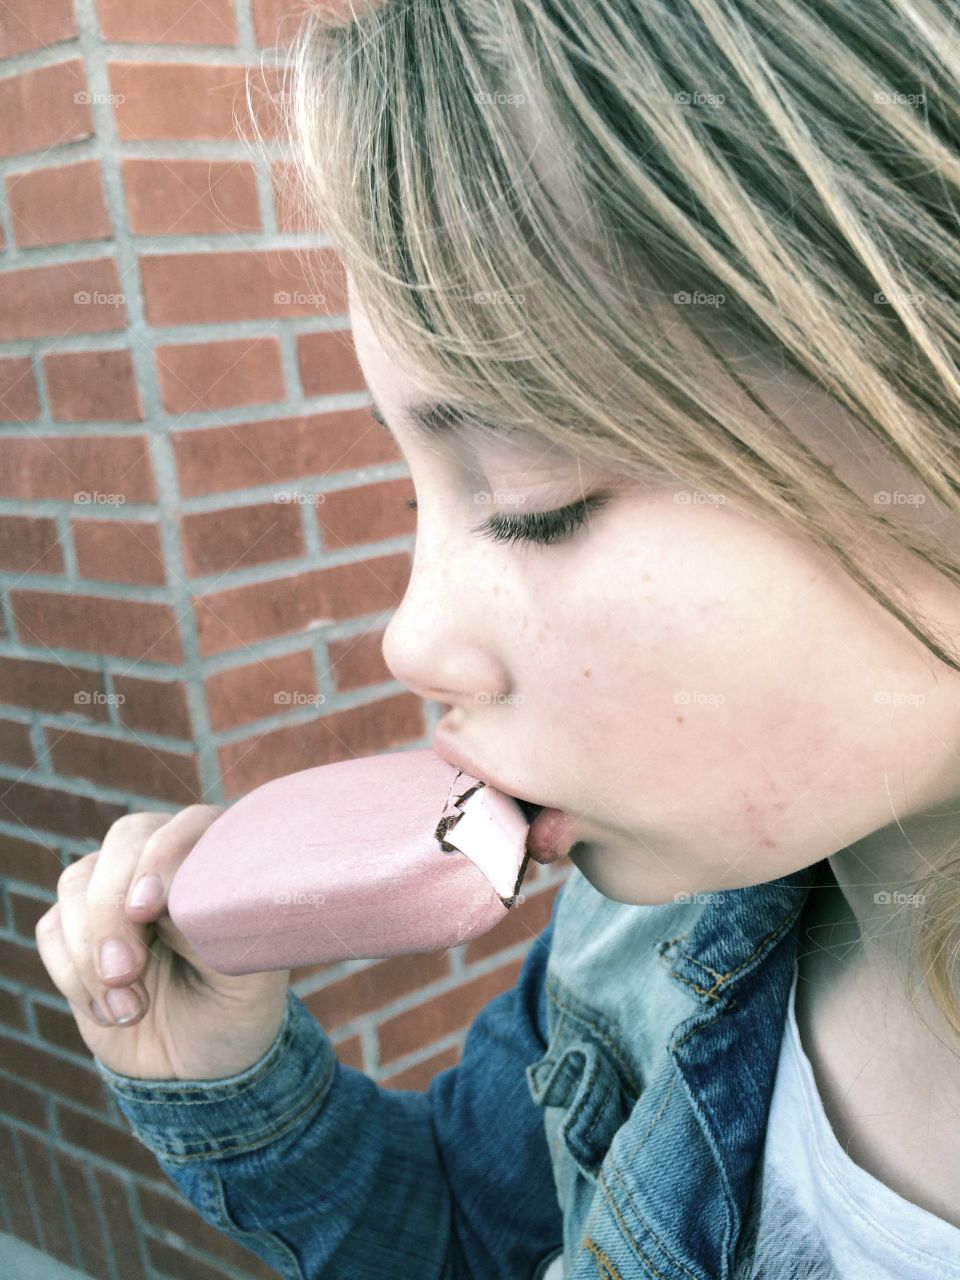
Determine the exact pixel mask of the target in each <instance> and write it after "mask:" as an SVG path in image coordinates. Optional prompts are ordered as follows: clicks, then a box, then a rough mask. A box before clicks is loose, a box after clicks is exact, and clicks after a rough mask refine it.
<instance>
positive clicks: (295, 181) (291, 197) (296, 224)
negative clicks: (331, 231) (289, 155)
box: [270, 160, 322, 235]
mask: <svg viewBox="0 0 960 1280" xmlns="http://www.w3.org/2000/svg"><path fill="white" fill-rule="evenodd" d="M270 190H271V194H272V196H273V214H274V217H275V219H276V222H277V229H278V230H279V231H283V232H290V233H292V234H295V235H299V234H303V233H304V232H309V231H314V230H318V229H322V228H317V227H316V226H315V225H314V222H313V214H312V213H311V210H310V205H309V202H308V201H307V200H306V199H305V198H304V197H305V194H306V193H305V191H304V189H303V186H302V179H301V177H300V175H299V173H298V172H297V169H296V166H295V165H294V164H293V163H292V162H291V161H289V160H274V161H272V162H271V164H270Z"/></svg>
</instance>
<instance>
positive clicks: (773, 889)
mask: <svg viewBox="0 0 960 1280" xmlns="http://www.w3.org/2000/svg"><path fill="white" fill-rule="evenodd" d="M825 866H826V864H821V863H818V864H815V865H814V866H813V867H806V868H803V869H802V870H801V871H798V872H795V873H793V874H792V875H789V876H784V877H781V878H780V879H778V880H773V881H769V882H767V883H765V884H760V885H752V886H750V887H748V888H744V889H735V890H729V891H726V892H724V893H714V894H694V895H691V896H689V897H687V898H685V899H683V900H679V901H675V902H669V903H663V904H657V905H653V906H636V905H630V904H625V903H620V902H615V901H613V900H612V899H610V898H607V897H605V896H604V895H603V894H601V893H600V892H599V891H598V890H596V889H595V888H594V887H593V886H592V885H591V884H590V882H589V881H588V880H587V879H586V878H585V877H584V876H583V875H582V873H580V872H579V871H577V870H576V868H574V869H572V870H571V873H570V875H569V877H568V879H567V880H566V882H565V883H564V885H563V886H562V888H561V890H560V892H559V893H558V894H557V897H556V900H555V903H554V909H553V914H552V916H551V919H550V923H549V925H548V926H547V928H546V929H545V930H544V932H543V933H542V934H541V935H540V937H539V938H538V939H537V941H536V942H534V944H533V945H532V946H531V948H530V950H529V952H528V954H527V956H526V957H525V960H524V964H523V968H522V971H521V973H520V976H519V979H518V981H517V984H516V986H515V987H514V988H513V989H511V990H509V991H506V992H503V993H502V994H500V995H498V996H497V997H496V998H495V999H494V1000H492V1001H491V1002H490V1004H489V1005H487V1007H486V1008H485V1009H484V1010H483V1011H482V1013H481V1014H480V1015H479V1016H478V1017H477V1018H476V1019H475V1021H474V1023H473V1025H472V1026H471V1028H470V1030H469V1032H468V1035H467V1037H466V1040H465V1044H464V1049H463V1053H462V1056H461V1060H460V1062H459V1064H458V1065H456V1066H453V1067H449V1068H447V1069H446V1070H444V1071H441V1072H440V1073H439V1074H438V1075H437V1076H435V1077H434V1079H433V1080H432V1081H431V1083H430V1085H429V1088H428V1089H427V1090H426V1092H419V1091H415V1090H394V1089H384V1088H381V1087H380V1086H379V1085H377V1084H376V1083H375V1082H374V1081H373V1080H371V1079H370V1078H369V1077H368V1076H367V1075H365V1074H364V1073H363V1072H361V1071H358V1070H356V1069H354V1068H352V1067H348V1066H344V1065H343V1064H341V1063H339V1062H338V1061H337V1058H336V1056H335V1054H334V1051H333V1047H332V1045H331V1041H330V1038H329V1036H328V1035H327V1033H326V1032H325V1031H324V1030H323V1028H322V1027H321V1026H320V1025H319V1023H318V1022H317V1021H316V1019H314V1018H313V1017H312V1015H311V1014H310V1013H309V1012H308V1011H307V1009H306V1008H305V1006H304V1005H303V1003H302V1002H301V1001H300V1000H299V998H298V997H297V996H296V995H294V994H293V992H292V991H289V992H288V994H287V1004H286V1009H285V1012H284V1018H283V1023H282V1025H281V1027H280V1030H279V1032H278V1033H277V1037H276V1039H275V1041H274V1043H273V1045H272V1046H271V1047H270V1049H268V1050H267V1052H266V1053H265V1054H264V1055H263V1057H262V1058H260V1059H259V1061H257V1062H256V1063H254V1064H253V1065H252V1066H251V1067H249V1068H248V1069H247V1070H246V1071H243V1072H241V1073H239V1074H238V1075H234V1076H231V1077H229V1078H226V1079H222V1080H214V1081H197V1082H190V1081H187V1082H183V1081H176V1080H171V1081H141V1080H135V1079H132V1078H130V1077H127V1076H121V1075H118V1074H117V1073H115V1072H113V1071H111V1070H110V1069H109V1068H107V1067H106V1066H105V1065H104V1064H103V1063H102V1062H100V1061H99V1059H96V1062H97V1066H98V1068H99V1070H100V1072H101V1075H102V1076H103V1078H104V1080H105V1081H106V1083H107V1085H108V1086H109V1088H110V1089H111V1090H112V1091H113V1094H114V1096H115V1098H116V1099H117V1103H118V1106H119V1107H120V1109H121V1111H122V1112H123V1114H124V1115H125V1116H126V1118H127V1120H128V1122H129V1123H130V1125H131V1127H132V1130H133V1132H134V1134H135V1135H136V1136H137V1137H138V1138H139V1140H140V1141H141V1142H143V1143H144V1144H145V1145H146V1146H147V1147H148V1148H149V1149H150V1150H152V1151H153V1152H154V1154H155V1155H156V1157H157V1159H158V1161H159V1163H160V1166H161V1168H162V1169H163V1170H164V1172H165V1173H166V1175H167V1176H168V1177H169V1178H170V1179H171V1181H173V1182H174V1183H175V1184H176V1186H177V1187H179V1189H180V1191H181V1192H182V1193H183V1194H184V1195H185V1196H186V1197H187V1198H188V1199H189V1200H190V1201H191V1202H192V1204H193V1205H194V1206H195V1208H196V1209H197V1210H198V1212H199V1213H200V1214H201V1216H202V1217H203V1218H204V1219H205V1220H206V1221H207V1222H209V1223H211V1224H212V1225H213V1226H215V1227H217V1228H219V1229H220V1230H221V1231H222V1232H224V1233H225V1234H226V1235H227V1236H229V1237H230V1238H232V1239H233V1240H235V1241H237V1242H238V1243H240V1244H242V1245H244V1246H245V1247H246V1248H248V1249H250V1250H251V1251H252V1252H253V1253H255V1254H257V1255H258V1256H259V1257H260V1258H262V1259H264V1260H265V1261H266V1262H267V1263H268V1264H270V1265H271V1266H272V1267H274V1268H275V1269H276V1271H277V1272H278V1273H279V1274H280V1275H281V1276H282V1277H284V1278H285V1280H314V1278H315V1277H317V1278H320V1277H322V1278H323V1280H394V1278H396V1280H542V1278H543V1277H544V1275H545V1274H546V1273H547V1271H548V1268H549V1272H550V1276H551V1277H552V1276H553V1275H554V1274H556V1273H557V1271H558V1270H559V1268H560V1266H561V1264H560V1263H559V1262H555V1259H557V1258H558V1256H559V1255H561V1254H562V1260H563V1261H562V1267H563V1275H564V1276H565V1277H566V1280H629V1278H632V1277H644V1280H732V1277H733V1274H734V1269H735V1268H734V1263H735V1251H736V1245H737V1240H738V1236H739V1235H740V1232H741V1229H742V1227H743V1223H744V1217H745V1214H746V1212H747V1209H748V1205H749V1203H750V1196H751V1190H752V1187H753V1182H754V1178H755V1175H756V1174H757V1173H758V1171H759V1158H760V1156H761V1152H762V1144H763V1136H764V1131H765V1127H766V1120H767V1112H768V1108H769V1104H770V1098H771V1093H772V1086H773V1079H774V1074H775V1070H776V1064H777V1059H778V1054H779V1050H780V1044H781V1038H782V1035H783V1031H784V1025H785V1018H786V1011H787V1005H788V998H789V992H790V986H791V978H792V972H793V966H794V961H795V957H796V950H797V937H798V932H799V929H798V921H799V916H800V912H801V910H802V907H803V904H804V901H805V900H806V897H807V894H808V890H809V887H810V885H811V884H812V883H813V882H814V878H815V876H816V875H817V874H818V872H819V873H823V874H821V875H820V880H821V881H822V880H823V879H824V875H827V876H828V875H829V871H826V872H825V871H824V868H825ZM773 1280H776V1278H775V1277H774V1278H773Z"/></svg>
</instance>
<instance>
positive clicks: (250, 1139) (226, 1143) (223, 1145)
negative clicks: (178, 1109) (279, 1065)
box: [150, 1058, 337, 1164]
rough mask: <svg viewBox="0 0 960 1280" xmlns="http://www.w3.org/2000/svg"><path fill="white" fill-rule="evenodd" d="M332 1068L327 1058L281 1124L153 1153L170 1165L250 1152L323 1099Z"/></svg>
mask: <svg viewBox="0 0 960 1280" xmlns="http://www.w3.org/2000/svg"><path fill="white" fill-rule="evenodd" d="M336 1069H337V1059H336V1058H331V1059H330V1062H329V1070H328V1072H327V1075H326V1076H325V1077H324V1079H323V1080H321V1081H320V1084H319V1086H318V1087H317V1088H316V1089H315V1090H314V1091H313V1092H312V1093H310V1094H309V1095H308V1096H307V1098H306V1100H305V1101H304V1104H303V1106H302V1107H300V1109H299V1110H298V1111H295V1112H293V1113H291V1114H290V1116H289V1118H288V1119H286V1122H285V1123H283V1120H284V1118H283V1117H281V1119H280V1121H278V1122H277V1124H276V1125H275V1127H274V1128H265V1129H260V1130H258V1131H257V1132H255V1133H252V1134H251V1133H244V1134H237V1135H235V1136H231V1137H227V1138H217V1139H215V1140H214V1142H213V1145H212V1146H211V1145H210V1144H209V1140H208V1139H201V1143H202V1144H203V1145H201V1146H198V1147H197V1149H196V1150H190V1148H189V1144H188V1146H187V1149H185V1150H184V1151H182V1152H179V1151H166V1150H164V1149H162V1148H159V1147H157V1148H155V1150H156V1154H157V1155H159V1156H162V1157H163V1158H164V1159H165V1160H169V1161H170V1162H171V1164H187V1163H188V1162H189V1161H191V1160H207V1159H219V1158H220V1157H222V1156H227V1155H241V1154H243V1153H244V1152H246V1151H253V1150H255V1149H256V1148H257V1147H260V1146H265V1145H266V1144H267V1143H269V1142H275V1141H276V1140H277V1139H278V1138H282V1137H283V1135H284V1134H285V1133H289V1132H290V1130H291V1129H293V1128H294V1127H295V1126H296V1125H298V1124H299V1123H300V1121H301V1120H302V1119H303V1117H304V1116H305V1115H306V1114H307V1112H308V1111H310V1110H311V1108H312V1107H313V1106H314V1105H315V1104H316V1103H317V1102H318V1101H321V1100H322V1099H323V1098H324V1096H325V1095H326V1094H327V1092H328V1090H329V1088H330V1083H331V1081H332V1080H333V1077H334V1074H335V1073H336ZM150 1145H153V1144H150Z"/></svg>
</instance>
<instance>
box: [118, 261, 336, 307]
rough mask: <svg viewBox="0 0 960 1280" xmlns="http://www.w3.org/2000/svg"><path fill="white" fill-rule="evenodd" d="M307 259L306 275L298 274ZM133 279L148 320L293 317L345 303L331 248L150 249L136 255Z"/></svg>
mask: <svg viewBox="0 0 960 1280" xmlns="http://www.w3.org/2000/svg"><path fill="white" fill-rule="evenodd" d="M298 253H299V255H300V256H299V259H298V257H297V254H298ZM306 263H308V264H309V266H308V267H307V269H308V270H310V271H311V272H312V273H313V274H314V276H315V279H314V280H313V281H307V280H306V278H305V271H304V265H305V264H306ZM140 279H141V285H142V289H143V303H144V312H145V314H146V318H147V321H148V323H149V324H153V325H173V324H228V323H231V322H232V321H235V320H295V319H297V318H299V317H300V316H315V315H317V314H329V315H338V314H340V313H341V312H343V311H345V310H346V305H347V299H346V288H345V277H344V272H343V262H342V259H341V257H340V255H339V253H337V252H336V251H335V250H333V249H316V250H313V251H310V252H308V251H306V250H299V251H297V250H293V249H261V250H249V251H248V250H244V251H240V252H228V253H224V252H216V253H213V252H211V251H210V250H204V251H203V252H202V253H162V254H154V255H151V256H149V257H142V258H141V259H140Z"/></svg>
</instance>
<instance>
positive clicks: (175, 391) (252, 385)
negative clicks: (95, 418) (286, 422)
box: [156, 337, 286, 413]
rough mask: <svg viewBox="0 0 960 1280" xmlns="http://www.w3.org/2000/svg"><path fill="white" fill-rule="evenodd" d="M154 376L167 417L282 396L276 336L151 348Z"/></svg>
mask: <svg viewBox="0 0 960 1280" xmlns="http://www.w3.org/2000/svg"><path fill="white" fill-rule="evenodd" d="M156 359H157V378H158V380H159V383H160V395H161V398H162V400H163V407H164V408H165V409H166V410H167V412H168V413H202V412H203V411H204V410H207V409H225V408H228V407H230V406H232V405H238V404H264V403H266V402H268V401H271V400H282V399H283V398H284V396H285V394H286V392H285V388H284V382H283V369H282V368H281V364H280V344H279V342H278V341H277V339H276V338H273V337H263V338H236V339H230V340H226V341H223V342H184V343H177V344H176V345H170V346H164V347H157V348H156Z"/></svg>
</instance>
